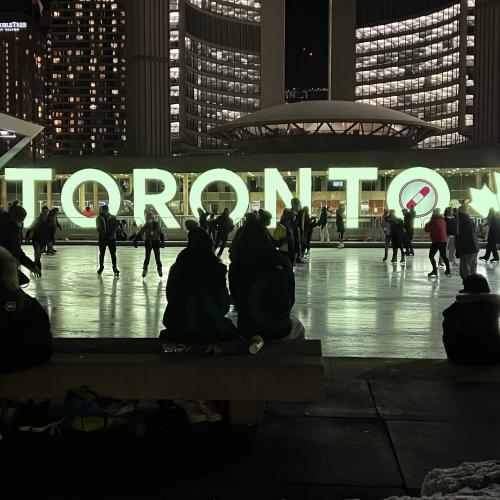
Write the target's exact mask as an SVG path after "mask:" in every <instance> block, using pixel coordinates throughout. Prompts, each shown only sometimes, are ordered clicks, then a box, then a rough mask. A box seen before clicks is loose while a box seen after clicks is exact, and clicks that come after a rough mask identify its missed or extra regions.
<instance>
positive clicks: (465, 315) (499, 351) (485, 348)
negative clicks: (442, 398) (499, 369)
mask: <svg viewBox="0 0 500 500" xmlns="http://www.w3.org/2000/svg"><path fill="white" fill-rule="evenodd" d="M443 316H444V321H443V343H444V348H445V350H446V354H447V356H448V359H449V360H450V361H452V362H453V363H457V364H463V365H486V364H495V363H500V330H499V324H498V321H499V318H500V296H498V295H494V294H489V293H478V294H467V295H459V296H458V297H457V298H456V302H454V303H453V304H452V305H451V306H450V307H448V308H447V309H445V310H444V311H443Z"/></svg>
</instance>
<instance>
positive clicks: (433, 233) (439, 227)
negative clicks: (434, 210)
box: [425, 216, 448, 243]
mask: <svg viewBox="0 0 500 500" xmlns="http://www.w3.org/2000/svg"><path fill="white" fill-rule="evenodd" d="M425 232H426V233H429V235H430V237H431V241H432V243H446V242H447V241H448V231H447V229H446V221H445V220H444V218H443V217H441V216H439V217H432V218H431V220H430V221H429V222H428V223H427V224H426V225H425Z"/></svg>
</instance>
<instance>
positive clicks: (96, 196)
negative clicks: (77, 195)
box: [92, 182, 99, 213]
mask: <svg viewBox="0 0 500 500" xmlns="http://www.w3.org/2000/svg"><path fill="white" fill-rule="evenodd" d="M92 200H93V204H94V206H93V207H92V208H93V210H94V212H95V213H97V212H99V184H97V182H93V183H92Z"/></svg>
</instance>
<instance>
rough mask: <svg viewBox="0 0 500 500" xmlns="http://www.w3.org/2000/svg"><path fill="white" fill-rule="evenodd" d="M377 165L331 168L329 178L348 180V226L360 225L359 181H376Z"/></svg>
mask: <svg viewBox="0 0 500 500" xmlns="http://www.w3.org/2000/svg"><path fill="white" fill-rule="evenodd" d="M377 175H378V169H377V167H363V168H329V169H328V179H329V180H333V179H335V180H339V181H346V197H347V210H346V219H347V220H346V227H349V228H357V227H358V225H359V183H360V181H376V180H377Z"/></svg>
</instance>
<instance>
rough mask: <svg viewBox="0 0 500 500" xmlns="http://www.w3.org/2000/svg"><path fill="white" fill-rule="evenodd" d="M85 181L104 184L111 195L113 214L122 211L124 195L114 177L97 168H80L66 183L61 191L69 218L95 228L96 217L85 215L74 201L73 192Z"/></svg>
mask: <svg viewBox="0 0 500 500" xmlns="http://www.w3.org/2000/svg"><path fill="white" fill-rule="evenodd" d="M85 182H97V183H99V184H101V185H102V186H104V188H105V189H106V191H107V192H108V195H109V213H111V214H113V215H116V214H117V213H118V212H119V211H120V206H121V203H122V197H121V193H120V188H119V187H118V185H117V184H116V182H115V180H114V179H113V177H111V176H110V175H108V174H106V173H104V172H102V171H101V170H96V169H95V168H86V169H84V170H80V171H78V172H76V173H75V174H73V175H72V176H71V177H70V178H69V179H68V180H67V181H66V182H65V183H64V185H63V187H62V191H61V204H62V208H63V210H64V213H65V214H66V216H67V217H68V219H69V220H70V221H71V222H73V224H75V225H77V226H78V227H86V228H91V227H92V228H95V219H93V218H90V217H85V216H84V215H83V214H82V213H80V211H79V210H77V209H76V208H75V204H74V203H73V193H74V192H75V190H76V189H77V188H78V187H79V186H80V185H81V184H83V183H85Z"/></svg>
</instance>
